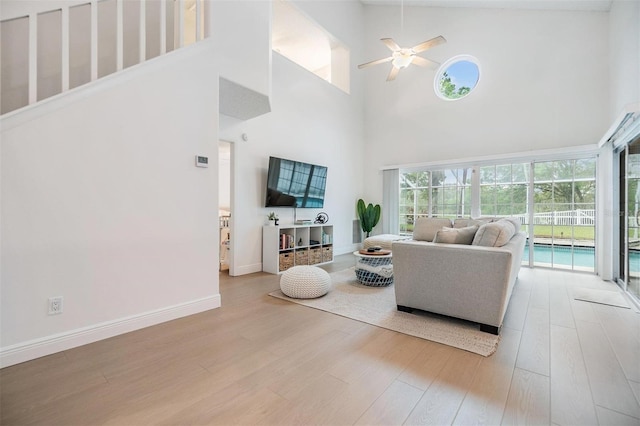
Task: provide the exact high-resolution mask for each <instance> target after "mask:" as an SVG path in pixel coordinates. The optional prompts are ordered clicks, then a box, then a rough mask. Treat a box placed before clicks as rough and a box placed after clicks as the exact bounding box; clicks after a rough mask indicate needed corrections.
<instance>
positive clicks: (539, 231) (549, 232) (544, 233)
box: [523, 225, 596, 240]
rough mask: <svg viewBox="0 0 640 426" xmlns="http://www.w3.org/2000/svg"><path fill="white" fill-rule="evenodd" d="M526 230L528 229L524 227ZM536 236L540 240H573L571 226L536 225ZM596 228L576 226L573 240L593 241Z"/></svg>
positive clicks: (534, 228)
mask: <svg viewBox="0 0 640 426" xmlns="http://www.w3.org/2000/svg"><path fill="white" fill-rule="evenodd" d="M523 228H526V227H523ZM525 230H526V229H525ZM533 230H534V232H535V236H536V237H539V238H552V237H553V238H565V239H569V238H571V226H560V225H556V226H553V227H552V226H551V225H535V226H534V227H533ZM595 233H596V228H595V227H593V226H574V227H573V238H574V239H576V240H593V239H594V238H595Z"/></svg>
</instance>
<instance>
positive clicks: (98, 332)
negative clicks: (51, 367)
mask: <svg viewBox="0 0 640 426" xmlns="http://www.w3.org/2000/svg"><path fill="white" fill-rule="evenodd" d="M220 305H221V299H220V294H216V295H214V296H210V297H206V298H203V299H199V300H192V301H190V302H186V303H181V304H179V305H173V306H168V307H166V308H161V309H157V310H155V311H150V312H144V313H142V314H138V315H132V316H130V317H126V318H120V319H117V320H113V321H107V322H103V323H100V324H96V325H92V326H89V327H84V328H79V329H76V330H71V331H67V332H64V333H59V334H54V335H51V336H47V337H43V338H40V339H34V340H30V341H28V342H24V343H18V344H16V345H11V346H7V347H5V348H0V368H4V367H8V366H10V365H14V364H19V363H21V362H25V361H30V360H32V359H36V358H40V357H42V356H45V355H51V354H53V353H56V352H60V351H64V350H67V349H71V348H75V347H77V346H82V345H86V344H88V343H93V342H97V341H98V340H104V339H107V338H109V337H113V336H117V335H119V334H124V333H128V332H130V331H134V330H139V329H141V328H145V327H149V326H152V325H156V324H160V323H163V322H166V321H171V320H174V319H176V318H182V317H186V316H189V315H193V314H197V313H199V312H203V311H208V310H210V309H215V308H219V307H220Z"/></svg>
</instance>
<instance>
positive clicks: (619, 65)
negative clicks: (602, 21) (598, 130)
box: [609, 0, 640, 121]
mask: <svg viewBox="0 0 640 426" xmlns="http://www.w3.org/2000/svg"><path fill="white" fill-rule="evenodd" d="M609 28H610V30H609V55H610V57H609V61H610V73H611V98H610V104H609V105H610V111H609V112H610V114H609V120H610V121H613V120H614V119H615V118H616V117H618V116H619V115H620V113H621V112H622V110H623V108H624V107H625V106H626V105H628V104H633V103H638V102H640V2H638V1H626V0H616V1H614V2H612V4H611V11H610V13H609Z"/></svg>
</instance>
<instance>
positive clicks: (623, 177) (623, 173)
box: [619, 138, 640, 298]
mask: <svg viewBox="0 0 640 426" xmlns="http://www.w3.org/2000/svg"><path fill="white" fill-rule="evenodd" d="M619 193H620V236H621V238H620V273H619V275H620V279H621V280H622V281H623V282H625V283H626V287H627V291H628V292H629V293H631V294H632V295H633V296H635V297H636V298H640V138H636V139H635V140H634V141H632V142H631V143H630V144H629V145H627V147H626V148H625V149H623V150H622V151H621V152H620V191H619Z"/></svg>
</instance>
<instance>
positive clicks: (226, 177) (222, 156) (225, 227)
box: [218, 141, 233, 275]
mask: <svg viewBox="0 0 640 426" xmlns="http://www.w3.org/2000/svg"><path fill="white" fill-rule="evenodd" d="M232 151H233V150H232V144H231V143H230V142H227V141H219V142H218V224H219V228H220V231H219V232H220V259H219V270H220V272H228V273H229V274H231V275H233V271H231V269H232V267H233V266H232V265H233V262H232V258H233V253H232V245H231V235H232V234H231V229H232V226H231V225H232V202H231V176H232V173H231V155H232Z"/></svg>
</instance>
